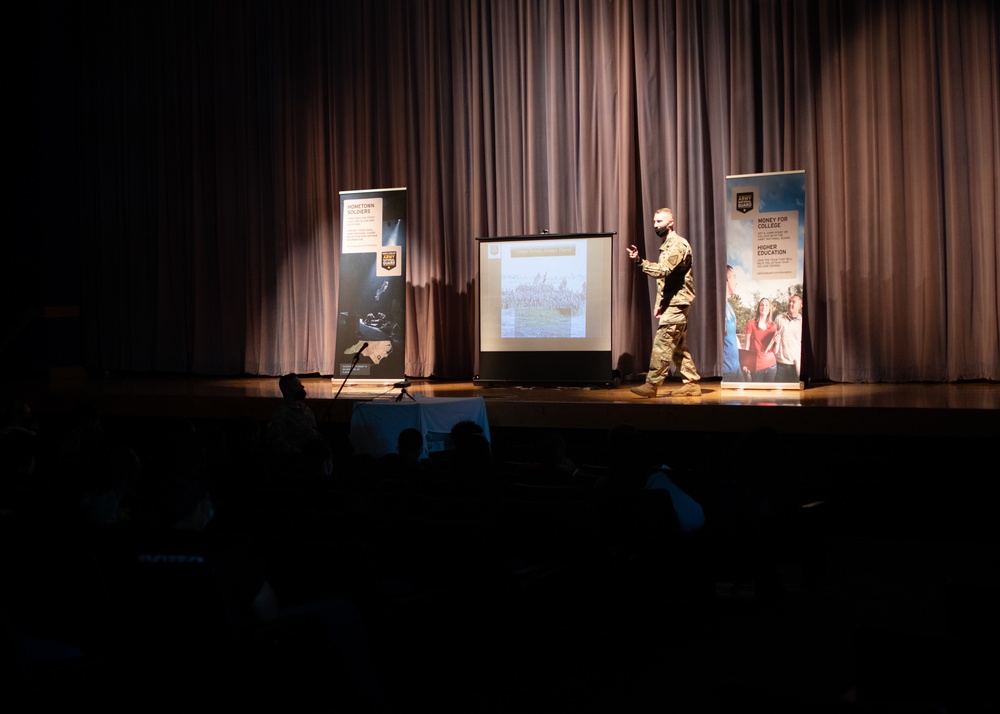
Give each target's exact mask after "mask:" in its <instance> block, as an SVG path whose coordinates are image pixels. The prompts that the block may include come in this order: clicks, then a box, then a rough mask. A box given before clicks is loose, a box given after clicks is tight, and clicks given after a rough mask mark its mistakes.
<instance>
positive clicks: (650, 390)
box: [632, 382, 656, 397]
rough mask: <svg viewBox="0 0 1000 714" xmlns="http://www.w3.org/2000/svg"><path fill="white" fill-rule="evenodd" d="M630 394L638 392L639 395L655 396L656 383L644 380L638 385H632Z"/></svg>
mask: <svg viewBox="0 0 1000 714" xmlns="http://www.w3.org/2000/svg"><path fill="white" fill-rule="evenodd" d="M632 394H638V395H639V396H640V397H655V396H656V385H655V384H650V383H649V382H645V383H644V384H640V385H639V386H638V387H632Z"/></svg>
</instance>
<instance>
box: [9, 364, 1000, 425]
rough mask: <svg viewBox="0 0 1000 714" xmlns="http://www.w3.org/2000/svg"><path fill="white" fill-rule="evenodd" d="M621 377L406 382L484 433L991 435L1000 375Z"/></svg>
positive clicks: (196, 409) (162, 407)
mask: <svg viewBox="0 0 1000 714" xmlns="http://www.w3.org/2000/svg"><path fill="white" fill-rule="evenodd" d="M302 382H303V384H304V386H305V388H306V391H307V392H308V403H309V404H310V405H311V406H312V409H313V411H314V412H315V414H316V416H317V418H318V419H319V420H320V421H326V422H332V423H334V424H341V425H344V426H346V425H348V424H350V419H351V412H352V410H353V408H354V406H355V405H356V404H359V403H363V402H366V401H370V400H379V401H393V400H395V399H397V398H399V397H400V396H401V395H400V390H399V389H396V388H393V387H392V385H382V384H365V383H355V382H349V383H348V384H347V385H346V386H345V387H344V388H343V390H342V391H341V392H340V395H339V397H337V398H336V399H334V397H335V396H336V395H337V391H338V388H339V387H340V384H339V382H333V381H332V380H331V379H330V378H329V377H320V376H312V377H304V378H303V379H302ZM631 386H634V384H631V383H626V384H622V385H621V386H619V387H616V388H600V387H578V388H577V387H513V386H503V387H492V388H485V387H480V386H477V385H474V384H473V383H472V382H446V381H439V380H432V379H427V380H411V385H410V386H409V387H408V388H407V389H406V392H407V394H406V395H402V398H403V399H408V398H409V396H412V397H414V398H415V399H418V400H419V399H424V398H433V397H482V398H483V400H484V401H485V403H486V411H487V415H488V418H489V423H490V426H491V427H492V428H493V429H500V430H502V429H562V430H600V429H607V428H608V427H610V426H613V425H615V424H629V425H632V426H635V427H637V428H640V429H643V430H665V431H672V432H701V433H706V434H708V433H728V434H741V433H747V432H749V431H752V430H754V429H756V428H759V427H770V428H773V429H775V430H777V431H779V432H781V433H785V434H801V435H830V436H838V435H840V436H865V437H914V438H917V439H927V438H931V439H941V438H953V437H957V438H974V439H989V440H992V439H994V438H996V437H997V436H998V435H1000V383H995V382H961V383H948V384H943V383H933V384H928V383H920V384H836V383H818V384H813V385H811V386H809V387H808V388H806V389H803V390H759V389H754V390H740V389H729V388H727V389H723V388H722V385H721V382H719V381H718V380H704V381H702V382H701V388H702V396H701V397H697V398H672V397H669V396H662V397H656V398H654V399H643V398H641V397H637V396H635V395H633V394H632V393H631V392H630V391H629V387H631ZM26 398H27V399H29V400H30V401H31V402H32V406H33V407H34V408H35V409H36V410H39V409H48V410H51V411H65V410H68V409H72V408H74V407H75V406H77V405H80V404H88V405H93V406H95V407H96V408H97V409H98V410H99V411H100V412H101V413H102V414H105V415H108V416H128V415H136V416H160V417H187V418H230V417H249V418H254V419H267V418H268V416H269V415H270V414H271V412H273V411H274V409H275V408H276V406H277V404H278V401H279V400H280V398H281V393H280V392H279V390H278V380H277V378H276V377H235V378H233V377H230V378H215V377H198V376H190V375H187V376H172V375H157V376H147V375H136V374H105V375H100V376H96V377H93V376H92V377H85V376H81V375H77V376H75V377H69V378H63V379H53V380H50V382H49V384H48V387H47V389H45V390H44V391H43V392H39V393H35V394H32V393H28V394H27V395H26Z"/></svg>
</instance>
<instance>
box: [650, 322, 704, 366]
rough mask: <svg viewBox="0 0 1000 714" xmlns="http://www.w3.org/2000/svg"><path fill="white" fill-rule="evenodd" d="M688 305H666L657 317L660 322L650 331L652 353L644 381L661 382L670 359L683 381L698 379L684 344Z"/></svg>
mask: <svg viewBox="0 0 1000 714" xmlns="http://www.w3.org/2000/svg"><path fill="white" fill-rule="evenodd" d="M688 309H689V308H688V307H687V306H685V307H668V308H667V311H666V313H665V314H664V315H663V316H662V317H661V318H660V325H659V327H657V328H656V334H655V335H653V354H652V355H651V356H650V358H649V372H647V373H646V381H647V382H649V383H650V384H660V383H661V382H663V378H664V377H666V376H667V371H668V370H669V369H670V365H671V363H673V364H674V365H676V366H677V371H678V372H679V373H680V375H681V379H682V381H683V382H684V383H685V384H687V383H688V382H697V381H698V380H699V379H701V376H700V375H699V374H698V370H697V369H696V368H695V366H694V360H692V359H691V353H690V352H689V351H688V348H687V313H688Z"/></svg>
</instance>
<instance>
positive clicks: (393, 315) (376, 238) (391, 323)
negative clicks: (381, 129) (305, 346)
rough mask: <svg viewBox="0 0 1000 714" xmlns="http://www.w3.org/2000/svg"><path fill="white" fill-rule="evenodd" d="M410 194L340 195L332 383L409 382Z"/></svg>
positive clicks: (394, 190) (400, 190)
mask: <svg viewBox="0 0 1000 714" xmlns="http://www.w3.org/2000/svg"><path fill="white" fill-rule="evenodd" d="M405 256H406V189H405V188H388V189H377V190H375V189H373V190H367V191H341V193H340V290H339V293H338V302H337V359H336V363H335V365H336V372H335V374H334V375H333V378H332V381H333V382H334V383H338V382H341V381H342V380H344V379H345V378H346V377H347V376H348V375H350V380H349V381H350V382H354V381H357V382H366V383H392V382H396V381H399V380H402V379H403V378H404V376H405V370H406V366H405V354H406V349H405V346H406V258H405Z"/></svg>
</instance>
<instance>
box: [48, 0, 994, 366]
mask: <svg viewBox="0 0 1000 714" xmlns="http://www.w3.org/2000/svg"><path fill="white" fill-rule="evenodd" d="M46 7H47V10H46V12H43V13H40V16H41V17H42V18H43V26H42V28H41V30H42V32H43V33H44V32H45V31H46V29H45V18H46V17H48V18H51V17H52V15H53V14H54V13H57V14H59V15H60V16H61V18H62V22H61V23H60V24H59V26H60V27H62V28H70V30H69V31H67V30H65V29H64V30H62V31H63V32H64V33H65V37H66V42H65V43H64V44H61V45H59V48H58V49H57V50H55V51H58V52H65V58H64V61H63V62H61V63H57V62H52V61H51V60H50V61H48V62H47V63H46V65H45V66H46V67H50V68H51V67H58V70H50V71H58V72H59V73H60V77H59V82H58V83H57V84H58V85H59V86H68V87H70V88H72V89H73V90H75V95H74V96H67V97H65V98H64V99H63V100H62V106H64V107H65V112H66V116H65V120H64V121H62V122H54V121H52V120H49V121H47V122H46V125H47V126H51V125H53V124H57V125H59V126H61V127H62V128H63V129H64V131H65V132H67V133H69V134H70V135H72V136H73V137H74V145H75V147H76V156H75V157H74V161H72V162H70V165H69V166H67V167H65V170H67V171H75V172H76V175H77V177H78V187H79V190H78V196H77V198H78V199H79V201H78V206H77V207H76V208H75V209H74V210H79V215H80V220H79V225H80V250H81V255H82V256H83V259H82V260H83V264H82V276H83V277H82V281H83V283H82V285H83V288H82V289H83V294H82V311H81V314H82V315H83V317H84V321H85V323H84V326H85V330H84V335H85V347H86V351H85V354H86V360H87V364H88V365H89V366H92V367H98V368H102V369H110V370H129V371H167V372H189V373H207V374H240V373H250V374H280V373H283V372H289V371H295V372H299V373H314V372H318V373H321V374H330V373H332V372H333V371H334V369H333V365H334V359H335V355H334V344H335V332H334V331H335V329H336V322H337V320H336V317H337V315H336V312H337V288H338V285H337V283H338V277H337V270H338V263H339V255H338V242H339V226H340V217H339V192H340V191H342V190H353V189H370V188H391V187H401V186H405V187H407V189H408V221H407V223H408V230H407V233H408V241H409V244H408V250H407V256H408V261H409V262H408V266H407V268H408V269H407V273H408V274H407V278H408V286H407V331H408V341H407V347H406V372H407V374H408V375H411V376H418V377H431V376H433V377H439V378H450V379H468V378H470V377H471V376H472V375H473V374H474V369H475V364H474V360H475V348H476V344H475V322H476V315H475V294H476V250H475V248H476V246H475V242H474V238H475V237H476V236H487V235H513V234H522V233H537V232H540V231H541V230H543V229H547V230H550V231H552V232H577V231H601V232H604V231H614V232H616V233H617V236H616V246H615V258H614V261H615V264H614V265H613V266H612V267H613V271H614V273H613V274H614V277H615V280H614V306H613V309H614V323H613V325H614V327H613V336H612V340H613V344H612V348H613V354H614V358H615V360H616V363H617V366H618V367H619V368H620V369H622V371H623V372H625V373H633V372H638V371H644V370H645V368H646V360H647V358H648V353H649V348H650V345H651V336H652V329H653V318H652V310H651V304H652V298H651V294H650V290H651V285H650V282H651V281H649V280H648V279H646V278H645V277H643V276H641V275H638V274H637V273H636V272H635V271H634V269H632V268H631V267H630V266H629V265H628V264H627V263H626V261H624V260H622V258H623V257H624V254H625V247H626V246H628V245H629V244H630V243H635V244H637V245H640V246H641V248H642V250H643V251H644V253H645V255H655V253H656V248H657V245H658V239H656V237H655V236H654V234H653V233H652V230H651V229H650V223H651V219H652V213H653V211H654V210H655V209H656V208H657V207H659V206H663V205H667V206H670V207H672V208H673V209H674V210H675V213H676V219H677V229H678V231H679V232H680V233H681V234H682V235H685V236H686V237H688V238H689V240H690V241H691V242H692V245H693V247H694V251H695V260H696V282H697V289H698V295H699V298H698V300H697V302H696V304H695V307H694V309H693V311H692V314H691V331H690V334H689V336H690V340H691V345H692V352H693V354H694V357H695V360H696V362H697V364H698V367H699V369H700V371H701V372H702V374H703V375H704V376H714V375H719V374H720V373H721V351H722V345H721V335H722V326H723V310H724V303H723V300H724V294H725V290H724V278H725V274H724V273H725V262H726V251H725V224H726V215H725V191H724V187H725V176H727V175H730V174H746V173H755V172H771V171H787V170H797V169H804V170H805V171H806V172H807V212H808V224H807V236H806V250H807V254H806V260H807V264H806V275H805V283H804V288H805V296H806V297H805V309H804V314H805V317H806V335H807V347H806V354H805V355H804V358H805V369H806V370H807V372H808V373H809V374H810V375H811V376H813V377H819V378H829V379H833V380H836V381H846V382H866V381H890V382H898V381H908V380H947V381H952V380H959V379H973V378H987V379H1000V308H998V303H1000V297H998V277H1000V252H998V237H997V236H998V225H1000V203H998V201H997V196H998V194H1000V175H998V172H1000V168H998V167H1000V128H998V125H1000V70H998V67H1000V49H998V47H1000V30H998V16H997V10H996V9H995V7H994V1H993V0H965V1H963V2H949V1H947V0H895V1H893V0H817V1H815V2H813V1H809V2H806V1H804V0H772V1H768V0H756V1H751V0H728V1H726V0H674V1H672V2H671V1H668V0H650V1H648V2H643V1H642V0H577V1H575V2H571V1H568V0H492V1H491V0H450V1H449V0H426V1H424V2H415V1H411V0H368V1H364V0H354V1H352V2H319V1H309V0H296V1H295V2H285V1H281V0H273V1H264V0H260V1H256V2H255V1H252V0H251V1H237V0H215V1H211V0H170V1H167V0H163V1H161V2H154V1H148V2H132V1H129V2H95V3H78V4H71V3H65V4H63V3H56V2H51V1H50V2H49V3H47V5H46ZM45 44H46V46H49V47H52V46H54V45H56V44H57V43H53V42H49V43H45ZM67 77H68V78H69V80H67ZM42 79H43V81H44V79H45V78H44V77H43V78H42ZM74 162H75V165H74Z"/></svg>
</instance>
